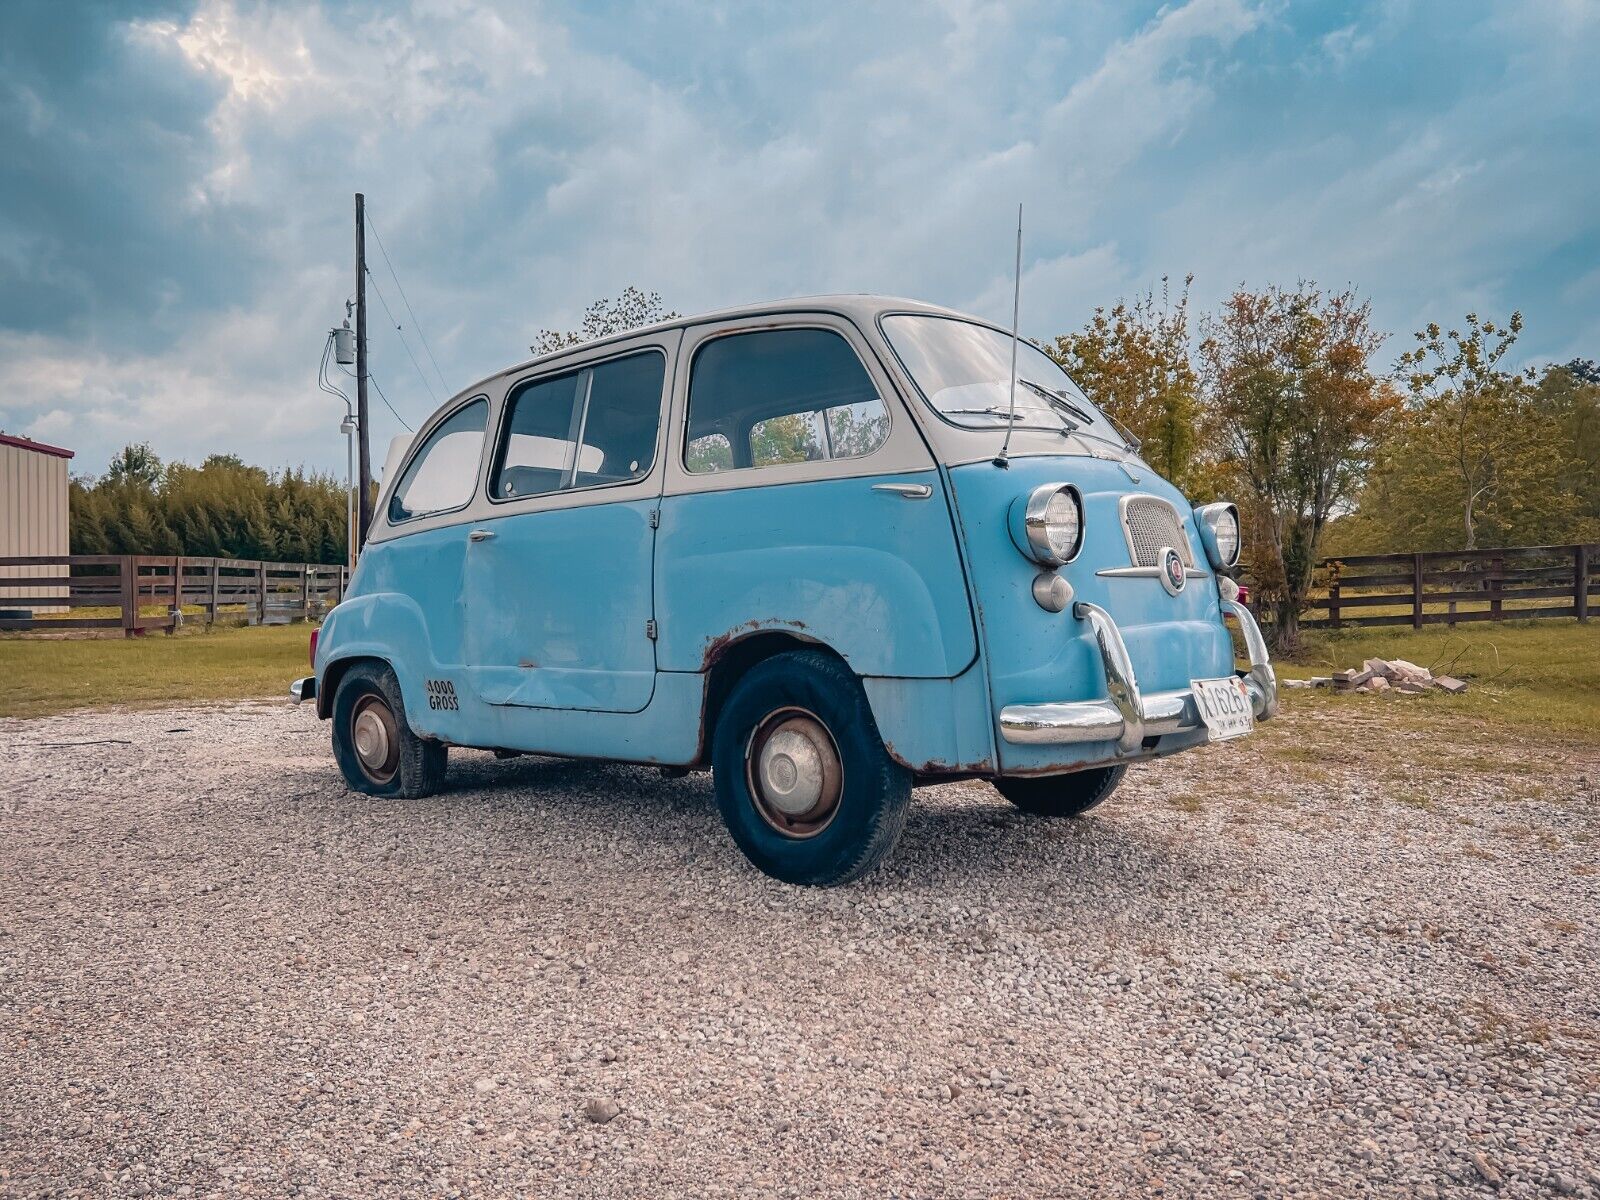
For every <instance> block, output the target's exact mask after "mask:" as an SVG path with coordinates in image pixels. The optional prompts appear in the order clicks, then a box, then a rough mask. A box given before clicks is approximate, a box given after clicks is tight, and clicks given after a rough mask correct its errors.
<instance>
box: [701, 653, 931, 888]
mask: <svg viewBox="0 0 1600 1200" xmlns="http://www.w3.org/2000/svg"><path fill="white" fill-rule="evenodd" d="M711 761H712V767H713V773H714V779H715V786H716V793H717V806H718V807H719V808H720V809H721V810H722V819H723V820H724V821H725V822H726V823H727V826H728V832H729V833H731V834H732V835H733V840H734V841H735V842H737V843H738V844H739V849H741V850H743V851H744V853H745V856H746V857H747V858H749V859H750V861H751V862H752V863H754V864H755V865H756V866H757V867H759V868H760V869H761V870H763V871H765V872H766V873H767V874H768V875H771V876H773V877H774V878H777V879H782V880H784V881H785V882H787V883H803V884H820V885H824V886H828V885H833V884H840V883H848V882H850V881H851V880H853V879H859V878H860V877H861V876H863V875H865V874H866V873H867V872H868V871H870V870H872V869H873V868H874V867H875V866H877V865H878V864H879V863H880V862H882V861H883V859H884V857H885V856H886V855H888V853H889V851H891V850H892V849H894V844H895V842H896V841H898V840H899V837H900V832H901V830H902V829H904V828H905V822H906V810H907V808H908V807H909V805H910V801H911V773H910V772H909V771H907V770H906V769H905V768H904V767H902V766H900V765H899V764H898V763H896V762H895V761H894V760H893V759H892V758H890V757H889V752H888V751H887V750H886V749H885V748H884V745H883V739H882V738H881V737H879V736H878V726H877V723H876V722H875V721H874V720H873V719H872V709H871V708H870V706H869V705H868V704H867V697H866V693H865V692H863V691H862V689H861V683H860V681H859V680H857V679H856V677H855V675H854V674H853V673H852V672H851V671H850V668H849V667H847V666H845V664H844V663H842V662H840V661H839V660H838V659H836V658H834V657H832V656H831V655H828V654H823V653H821V652H819V651H815V650H801V651H794V652H791V653H788V654H780V655H777V656H775V657H773V658H769V659H767V660H766V661H764V662H761V663H758V664H756V666H754V667H752V668H751V669H750V671H749V672H748V673H747V674H746V675H745V676H744V677H743V678H742V679H740V680H739V682H738V683H737V684H735V685H734V688H733V691H732V693H731V694H730V695H729V696H728V699H727V702H726V703H725V704H724V705H723V706H722V712H721V714H720V715H719V716H718V718H717V727H716V731H715V733H714V735H713V741H712V746H711Z"/></svg>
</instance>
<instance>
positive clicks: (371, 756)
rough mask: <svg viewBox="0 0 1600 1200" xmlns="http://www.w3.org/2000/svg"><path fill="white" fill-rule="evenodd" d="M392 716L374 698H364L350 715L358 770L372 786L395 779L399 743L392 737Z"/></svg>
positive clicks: (386, 708) (386, 707)
mask: <svg viewBox="0 0 1600 1200" xmlns="http://www.w3.org/2000/svg"><path fill="white" fill-rule="evenodd" d="M395 734H396V731H395V725H394V714H393V713H391V712H390V711H389V706H388V705H387V704H385V703H384V702H383V701H382V700H381V699H379V698H378V697H377V696H363V697H362V698H361V699H360V700H359V701H358V702H357V703H356V707H355V711H354V712H353V713H351V714H350V742H351V745H353V746H354V747H355V751H356V761H357V762H359V763H360V764H361V770H362V771H363V773H365V774H366V776H367V777H368V778H369V779H371V780H372V781H373V782H375V783H387V782H388V781H389V780H391V779H393V778H394V773H395V768H396V767H397V766H399V762H400V741H399V738H398V737H396V736H395Z"/></svg>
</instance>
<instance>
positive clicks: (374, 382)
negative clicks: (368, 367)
mask: <svg viewBox="0 0 1600 1200" xmlns="http://www.w3.org/2000/svg"><path fill="white" fill-rule="evenodd" d="M367 380H368V381H369V382H370V383H371V384H372V386H373V387H375V388H378V399H379V400H382V401H383V406H384V407H385V408H387V409H388V410H389V411H390V412H391V413H394V419H395V420H396V421H399V422H400V424H402V425H405V426H406V432H407V433H415V432H416V430H415V429H413V428H411V426H409V425H406V419H405V418H404V417H402V416H401V415H400V414H399V413H397V412H395V411H394V405H392V404H390V403H389V397H387V396H385V395H384V394H383V389H382V388H381V387H378V381H377V380H376V379H374V378H373V376H372V372H371V371H368V372H367Z"/></svg>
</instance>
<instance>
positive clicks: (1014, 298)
mask: <svg viewBox="0 0 1600 1200" xmlns="http://www.w3.org/2000/svg"><path fill="white" fill-rule="evenodd" d="M1012 279H1013V283H1012V288H1011V402H1010V405H1009V407H1007V409H1006V438H1005V441H1003V442H1001V443H1000V453H999V454H997V455H995V456H994V465H995V466H997V467H999V468H1000V469H1001V470H1006V469H1008V468H1009V467H1010V466H1011V460H1010V459H1009V458H1007V457H1006V455H1007V452H1008V451H1010V449H1011V431H1012V429H1013V428H1015V426H1016V420H1017V325H1018V318H1019V315H1020V313H1021V310H1022V203H1021V202H1020V201H1018V203H1017V266H1016V271H1015V273H1014V275H1013V277H1012Z"/></svg>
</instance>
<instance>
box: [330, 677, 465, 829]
mask: <svg viewBox="0 0 1600 1200" xmlns="http://www.w3.org/2000/svg"><path fill="white" fill-rule="evenodd" d="M448 754H449V752H448V751H447V750H446V749H445V747H444V746H442V745H440V744H439V743H438V742H432V741H427V740H425V739H423V738H419V737H418V736H417V735H416V734H415V733H413V732H412V731H411V726H410V725H408V724H407V723H406V706H405V700H404V699H403V698H402V697H401V695H400V681H399V680H398V679H396V678H395V677H394V672H393V671H391V670H390V669H389V668H388V667H386V666H383V665H382V664H379V663H358V664H357V665H356V666H353V667H351V668H350V670H349V671H347V672H346V673H345V676H344V678H343V679H341V680H340V681H339V690H338V691H336V692H335V693H334V695H333V756H334V758H335V759H337V760H338V763H339V770H340V771H341V772H342V773H343V774H344V780H345V782H346V783H348V784H349V785H350V786H351V787H352V788H354V789H355V790H356V791H358V792H365V793H366V794H367V795H369V796H395V797H400V798H404V799H408V800H411V799H416V798H417V797H419V796H428V795H431V794H433V793H434V792H436V791H438V790H439V787H440V785H441V784H442V783H443V782H444V773H445V766H446V763H447V760H448Z"/></svg>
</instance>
